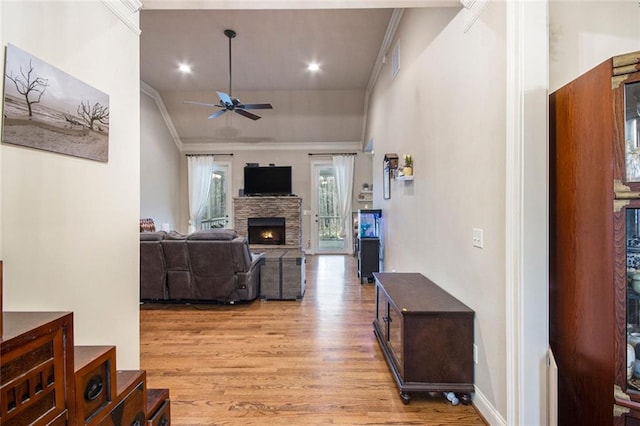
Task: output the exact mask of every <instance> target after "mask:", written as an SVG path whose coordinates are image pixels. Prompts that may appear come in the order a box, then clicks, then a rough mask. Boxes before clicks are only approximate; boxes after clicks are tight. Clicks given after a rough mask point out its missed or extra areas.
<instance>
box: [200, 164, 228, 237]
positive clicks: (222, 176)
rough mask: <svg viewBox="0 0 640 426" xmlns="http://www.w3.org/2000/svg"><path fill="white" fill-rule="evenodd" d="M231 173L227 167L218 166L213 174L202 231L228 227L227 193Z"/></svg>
mask: <svg viewBox="0 0 640 426" xmlns="http://www.w3.org/2000/svg"><path fill="white" fill-rule="evenodd" d="M228 184H229V173H228V171H227V167H225V166H216V167H215V169H214V171H213V173H212V174H211V186H210V187H209V200H208V202H207V209H206V211H205V213H204V216H203V217H202V220H201V222H200V227H201V229H210V228H225V227H226V226H227V221H228V214H227V207H228V206H227V192H228Z"/></svg>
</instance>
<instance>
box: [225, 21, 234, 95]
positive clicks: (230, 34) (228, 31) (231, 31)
mask: <svg viewBox="0 0 640 426" xmlns="http://www.w3.org/2000/svg"><path fill="white" fill-rule="evenodd" d="M224 35H226V36H227V37H228V38H229V97H232V93H231V75H232V74H231V39H232V38H234V37H235V36H236V32H235V31H233V30H224Z"/></svg>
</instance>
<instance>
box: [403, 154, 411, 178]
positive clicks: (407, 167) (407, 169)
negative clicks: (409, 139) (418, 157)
mask: <svg viewBox="0 0 640 426" xmlns="http://www.w3.org/2000/svg"><path fill="white" fill-rule="evenodd" d="M402 158H403V159H404V167H403V168H402V174H403V175H404V176H412V175H413V158H412V157H411V154H404V155H403V156H402Z"/></svg>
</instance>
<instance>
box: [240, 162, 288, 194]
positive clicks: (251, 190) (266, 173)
mask: <svg viewBox="0 0 640 426" xmlns="http://www.w3.org/2000/svg"><path fill="white" fill-rule="evenodd" d="M244 195H247V196H259V195H263V196H264V195H291V166H270V167H245V168H244Z"/></svg>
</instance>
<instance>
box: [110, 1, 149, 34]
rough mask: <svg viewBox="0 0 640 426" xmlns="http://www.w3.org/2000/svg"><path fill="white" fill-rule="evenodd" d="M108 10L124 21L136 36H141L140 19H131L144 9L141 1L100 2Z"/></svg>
mask: <svg viewBox="0 0 640 426" xmlns="http://www.w3.org/2000/svg"><path fill="white" fill-rule="evenodd" d="M100 1H101V2H102V4H103V5H104V6H106V8H107V9H109V10H110V11H111V12H112V13H113V14H114V15H116V16H117V17H118V19H120V21H122V23H123V24H125V25H126V26H127V28H129V29H130V30H131V31H133V33H134V34H136V35H140V34H141V33H142V30H140V24H139V21H138V19H135V20H133V19H131V15H134V14H136V13H138V11H139V10H140V9H141V8H142V3H141V2H140V1H139V0H117V1H116V0H100Z"/></svg>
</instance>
